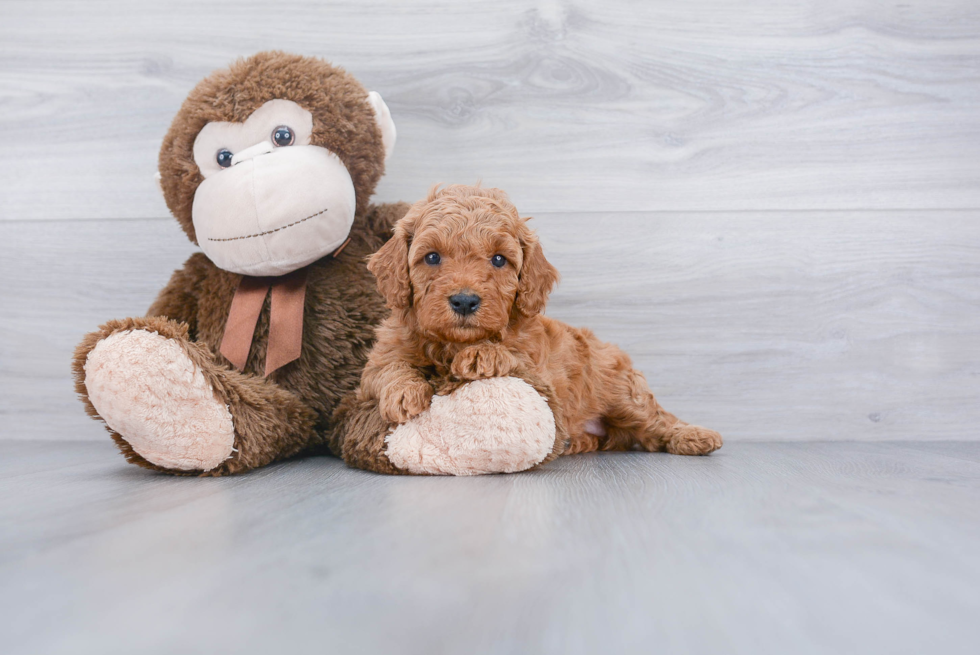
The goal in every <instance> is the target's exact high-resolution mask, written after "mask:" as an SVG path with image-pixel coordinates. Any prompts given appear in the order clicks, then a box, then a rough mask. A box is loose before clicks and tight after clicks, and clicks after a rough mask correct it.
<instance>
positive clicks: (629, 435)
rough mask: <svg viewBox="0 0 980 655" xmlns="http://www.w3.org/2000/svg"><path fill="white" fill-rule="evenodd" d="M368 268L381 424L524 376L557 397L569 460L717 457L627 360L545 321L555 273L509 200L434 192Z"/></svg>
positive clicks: (717, 443)
mask: <svg viewBox="0 0 980 655" xmlns="http://www.w3.org/2000/svg"><path fill="white" fill-rule="evenodd" d="M368 268H369V269H370V270H371V272H373V273H374V274H375V276H376V277H377V278H378V288H379V289H380V290H381V293H382V294H383V295H384V297H385V299H386V301H387V303H388V305H389V307H390V308H391V310H392V314H391V316H390V317H389V318H388V319H387V320H386V321H384V323H383V324H382V325H381V327H380V328H379V329H378V341H377V343H376V344H375V346H374V350H373V351H372V352H371V354H370V356H369V357H368V362H367V366H366V367H365V369H364V373H363V375H362V378H361V388H360V391H359V400H360V401H362V402H371V401H373V402H375V403H376V404H377V407H378V410H379V411H380V414H381V417H382V418H383V419H384V420H386V421H388V422H390V423H404V422H405V421H408V420H409V419H411V418H412V417H415V416H417V415H418V414H420V413H421V412H423V411H424V410H426V409H427V408H428V407H429V405H430V402H431V399H432V395H433V393H434V392H435V391H436V387H434V385H436V386H437V387H438V389H439V390H440V391H443V390H445V389H447V388H452V387H453V386H458V384H460V383H462V382H466V381H471V380H478V379H481V378H495V377H502V376H518V377H524V378H528V379H532V380H536V381H539V382H540V383H543V385H544V386H545V387H547V388H548V389H549V391H550V393H551V394H553V396H554V402H555V403H556V404H557V405H558V406H559V407H560V409H561V412H560V414H561V416H562V419H563V421H564V428H565V430H564V431H563V432H567V434H568V443H567V445H565V448H564V453H566V454H569V453H581V452H587V451H593V450H631V449H636V448H639V449H643V450H648V451H658V450H666V451H667V452H669V453H675V454H680V455H705V454H707V453H710V452H711V451H713V450H716V449H718V448H719V447H721V442H722V441H721V435H720V434H718V433H717V432H715V431H713V430H708V429H705V428H702V427H698V426H694V425H688V424H686V423H684V422H683V421H680V420H679V419H677V418H676V417H675V416H674V415H672V414H670V413H669V412H666V411H665V410H664V409H663V408H662V407H660V405H659V404H658V403H657V401H656V400H655V399H654V397H653V394H652V393H651V392H650V389H649V388H648V387H647V383H646V380H645V379H644V377H643V374H642V373H640V372H639V371H637V370H635V369H634V368H633V366H632V364H631V362H630V358H629V356H628V355H627V354H626V353H624V352H623V351H622V350H620V349H619V348H617V347H616V346H614V345H612V344H608V343H603V342H601V341H599V340H598V339H597V338H596V337H595V335H593V334H592V332H591V331H589V330H586V329H580V328H574V327H571V326H568V325H566V324H564V323H561V322H560V321H556V320H554V319H551V318H548V317H547V316H544V315H542V314H541V312H542V311H543V310H544V307H545V303H546V301H547V298H548V294H549V293H550V292H551V288H552V287H553V286H554V284H555V283H556V282H557V281H558V272H557V271H556V270H555V268H554V267H553V266H552V265H551V264H550V263H548V261H547V260H546V259H545V257H544V253H543V252H542V250H541V245H540V243H539V242H538V239H537V237H536V236H535V234H534V232H532V231H531V230H530V229H529V228H528V226H527V223H526V219H522V218H521V217H520V216H519V215H518V213H517V210H516V209H515V207H514V205H512V204H511V203H510V201H509V200H508V198H507V195H506V194H505V193H504V192H503V191H500V190H499V189H485V188H480V187H472V186H462V185H459V186H450V187H447V188H445V189H443V190H441V191H438V190H437V189H436V188H434V189H433V190H432V191H431V192H430V193H429V196H428V197H427V198H426V199H425V200H424V201H421V202H419V203H416V204H415V205H414V206H413V207H412V208H411V210H410V211H409V212H408V214H406V215H405V217H404V218H402V219H401V220H400V221H399V222H398V223H397V225H396V227H395V234H394V237H393V238H392V239H391V240H390V241H388V243H387V244H385V246H384V247H382V248H381V250H379V251H378V252H377V253H376V254H375V255H373V256H372V257H371V259H370V262H369V264H368ZM563 445H564V444H563ZM558 450H559V451H560V450H561V448H560V447H559V448H558Z"/></svg>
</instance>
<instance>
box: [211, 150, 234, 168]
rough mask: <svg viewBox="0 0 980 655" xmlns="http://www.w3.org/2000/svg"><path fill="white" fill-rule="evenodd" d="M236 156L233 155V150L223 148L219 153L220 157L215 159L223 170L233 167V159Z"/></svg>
mask: <svg viewBox="0 0 980 655" xmlns="http://www.w3.org/2000/svg"><path fill="white" fill-rule="evenodd" d="M234 156H235V155H233V154H231V150H229V149H228V148H222V149H221V150H219V151H218V155H217V156H216V157H215V159H217V160H218V166H220V167H221V168H228V167H229V166H231V158H232V157H234Z"/></svg>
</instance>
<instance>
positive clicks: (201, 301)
mask: <svg viewBox="0 0 980 655" xmlns="http://www.w3.org/2000/svg"><path fill="white" fill-rule="evenodd" d="M275 98H282V99H286V100H292V101H294V102H296V103H297V104H299V105H301V106H302V107H304V108H305V109H307V110H309V111H310V112H311V113H312V114H313V137H312V144H313V145H318V146H323V147H325V148H328V149H329V150H331V151H333V152H334V153H336V154H337V155H338V156H339V157H340V159H341V161H343V162H344V164H345V165H346V166H347V169H348V171H349V172H350V175H351V178H352V179H353V181H354V187H355V191H356V195H357V211H356V215H355V218H354V224H353V227H352V228H351V232H350V237H351V242H350V243H349V244H348V246H347V247H346V248H345V249H344V250H343V251H342V252H341V253H340V254H339V255H338V257H337V258H336V259H334V258H331V257H326V258H323V259H321V260H319V261H317V262H315V263H313V264H311V265H310V267H309V278H308V282H307V293H306V304H305V314H304V319H303V350H302V355H301V357H300V358H299V359H298V360H296V361H294V362H292V363H290V364H287V365H286V366H284V367H282V368H281V369H279V370H277V371H275V372H274V373H273V374H272V375H271V376H269V377H267V378H266V377H262V373H263V365H264V362H265V354H266V346H267V341H268V333H269V300H268V298H266V302H265V306H264V307H263V310H262V314H261V316H260V317H259V321H258V325H257V327H256V330H255V337H254V340H253V344H252V350H251V353H250V355H249V358H248V362H247V363H246V366H245V370H244V372H239V371H237V370H235V369H234V368H232V367H231V366H230V365H229V362H228V361H227V360H226V359H225V358H224V357H223V356H222V355H221V354H220V353H219V352H218V349H219V346H220V343H221V338H222V335H223V333H224V326H225V321H226V319H227V317H228V309H229V306H230V304H231V300H232V297H233V296H234V293H235V289H236V287H237V285H238V282H239V280H240V276H238V275H236V274H233V273H229V272H227V271H224V270H221V269H219V268H217V267H216V266H215V265H214V264H213V263H212V262H211V261H210V260H209V259H208V258H207V257H206V256H205V255H203V254H200V253H198V254H195V255H192V256H191V258H190V259H188V260H187V263H186V264H185V265H184V267H183V268H182V269H180V270H178V271H176V272H175V273H174V275H173V277H172V278H171V280H170V283H169V284H168V285H167V286H166V288H164V289H163V291H161V292H160V295H159V296H158V298H157V300H156V302H154V303H153V306H152V307H151V308H150V311H149V314H148V316H147V317H146V318H132V319H126V320H123V321H112V322H110V323H107V324H106V325H104V326H102V327H101V328H100V330H99V331H97V332H95V333H92V334H90V335H88V336H86V337H85V339H84V340H83V341H82V343H81V344H80V345H79V346H78V348H77V349H76V351H75V357H74V362H73V370H74V374H75V380H76V385H75V386H76V390H77V391H78V393H79V395H80V396H81V397H82V400H83V402H84V403H85V406H86V409H87V411H88V413H89V414H91V415H92V416H94V417H96V418H98V415H97V412H96V410H95V408H94V407H93V406H92V404H91V402H90V401H89V400H88V395H87V390H86V387H85V371H84V365H85V361H86V358H87V357H88V354H89V352H91V350H92V349H93V348H94V347H95V345H96V344H97V343H98V342H99V341H100V340H101V339H104V338H106V337H107V336H109V335H110V334H113V333H114V332H118V331H121V330H131V329H145V330H149V331H152V332H155V333H157V334H160V335H162V336H165V337H168V338H170V339H173V340H175V341H176V342H178V343H179V344H180V346H181V347H182V348H183V349H184V351H185V352H186V353H187V354H188V356H190V358H191V360H192V361H194V363H195V364H196V365H197V366H198V367H199V368H200V369H201V370H202V372H203V373H204V376H205V379H206V380H207V381H208V382H209V383H210V384H211V386H212V387H213V388H214V390H215V392H216V394H217V395H218V396H219V397H220V398H221V399H222V400H223V401H224V402H225V403H226V404H227V405H228V408H229V410H230V412H231V415H232V419H233V422H234V426H235V450H236V452H235V454H234V456H233V457H232V458H231V459H229V460H227V461H226V462H224V463H223V464H222V465H220V466H219V467H218V468H216V469H214V470H212V471H209V472H208V473H207V474H208V475H224V474H228V473H238V472H242V471H247V470H249V469H252V468H255V467H258V466H263V465H265V464H268V463H269V462H272V461H274V460H277V459H282V458H285V457H291V456H293V455H297V454H301V453H308V452H315V451H319V450H327V449H330V450H332V451H333V452H334V453H335V454H337V455H339V454H340V444H339V442H335V441H333V439H334V438H335V435H334V431H333V424H332V423H331V415H332V413H333V411H334V409H335V407H336V406H337V404H338V402H339V401H340V399H341V398H342V397H343V396H344V394H346V393H348V392H350V391H352V390H353V389H354V388H355V387H356V385H357V382H358V379H359V377H360V373H361V369H362V367H363V365H364V361H365V359H366V357H367V353H368V351H369V350H370V348H371V345H372V343H373V341H374V327H375V325H376V324H377V323H378V322H379V321H380V320H381V319H382V318H383V317H384V316H385V314H386V313H387V312H386V310H385V308H384V304H383V301H382V298H381V296H379V295H378V292H377V291H376V289H375V284H374V281H373V279H372V278H371V275H370V274H369V273H368V271H367V269H366V268H365V265H364V260H365V258H366V257H367V256H368V255H370V254H371V253H373V252H375V251H376V250H377V249H378V248H379V247H380V246H381V245H382V244H383V243H384V242H385V240H386V239H387V238H388V236H389V235H390V233H391V226H392V225H393V224H394V223H395V221H397V220H398V219H399V218H401V216H403V215H404V214H405V212H406V211H407V209H408V205H407V204H404V203H398V204H394V205H379V206H371V205H369V204H368V200H369V198H370V197H371V195H372V193H373V192H374V187H375V185H376V184H377V182H378V180H379V179H380V178H381V175H382V173H383V172H384V147H383V144H382V140H381V134H380V131H379V129H378V127H377V125H376V123H375V120H374V114H373V110H372V108H371V106H370V105H369V104H368V101H367V91H366V90H365V89H364V88H363V87H362V86H361V85H360V84H359V83H358V82H357V81H356V80H355V79H354V78H353V77H351V76H350V75H349V74H347V73H346V72H344V71H343V70H341V69H339V68H336V67H333V66H331V65H330V64H327V63H326V62H324V61H321V60H319V59H314V58H304V57H298V56H295V55H288V54H284V53H279V52H268V53H260V54H258V55H255V56H254V57H251V58H249V59H244V60H240V61H238V62H236V63H235V64H234V65H233V66H232V67H231V68H230V69H228V70H225V71H219V72H217V73H214V74H213V75H211V76H210V77H208V78H207V79H205V80H203V81H202V82H201V83H200V84H198V86H197V87H196V88H195V89H194V90H193V91H191V93H190V95H189V96H188V97H187V100H186V101H185V102H184V104H183V106H182V107H181V109H180V111H179V112H178V114H177V116H176V117H175V118H174V121H173V125H172V126H171V128H170V131H169V132H168V134H167V136H166V138H165V139H164V142H163V146H162V148H161V150H160V162H159V167H160V173H161V176H162V180H161V184H162V187H163V190H164V196H165V198H166V201H167V205H168V206H169V207H170V210H171V211H172V212H173V214H174V216H175V217H176V218H177V220H178V222H179V223H180V225H181V227H182V228H183V230H184V231H185V232H186V233H187V235H188V237H189V238H190V239H191V240H192V241H193V240H194V239H195V235H194V227H193V225H192V222H191V206H192V203H193V198H194V192H195V191H196V189H197V187H198V185H199V184H200V183H201V181H202V179H203V178H202V177H201V173H200V171H199V170H198V168H197V165H196V164H195V163H194V157H193V144H194V139H195V137H196V136H197V133H198V132H199V131H200V130H201V128H202V127H204V125H205V124H207V123H208V122H210V121H244V120H245V119H246V118H247V117H248V116H249V115H250V114H251V113H252V112H253V111H255V110H256V109H258V108H259V107H260V106H261V105H262V104H264V103H265V102H266V101H268V100H271V99H275ZM110 433H112V436H113V439H114V440H115V441H116V443H117V444H118V445H119V447H120V449H121V450H122V452H123V454H124V455H125V456H126V458H127V459H128V460H129V461H130V462H133V463H135V464H138V465H140V466H144V467H146V468H150V469H155V470H166V471H167V472H168V473H175V474H195V472H182V471H173V470H169V469H162V468H161V467H158V466H155V465H153V464H150V463H149V462H147V461H146V460H144V459H143V458H142V457H140V456H139V455H138V454H137V453H135V452H134V451H133V450H132V448H130V447H129V444H127V443H126V441H125V440H124V439H123V438H122V437H121V436H120V435H118V434H116V433H115V432H113V431H112V430H110ZM196 473H197V474H200V473H201V472H199V471H198V472H196Z"/></svg>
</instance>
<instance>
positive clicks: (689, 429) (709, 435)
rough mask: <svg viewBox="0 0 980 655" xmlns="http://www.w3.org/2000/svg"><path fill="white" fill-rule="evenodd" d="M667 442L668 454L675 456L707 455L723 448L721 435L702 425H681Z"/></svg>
mask: <svg viewBox="0 0 980 655" xmlns="http://www.w3.org/2000/svg"><path fill="white" fill-rule="evenodd" d="M665 441H666V443H665V446H666V449H667V452H668V453H671V454H674V455H707V454H708V453H710V452H714V451H716V450H718V449H719V448H721V435H720V434H718V433H717V432H715V431H714V430H709V429H708V428H702V427H701V426H700V425H679V426H677V427H675V428H674V429H673V430H671V432H670V434H669V435H668V437H667V439H666V440H665Z"/></svg>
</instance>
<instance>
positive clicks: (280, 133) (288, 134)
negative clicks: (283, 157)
mask: <svg viewBox="0 0 980 655" xmlns="http://www.w3.org/2000/svg"><path fill="white" fill-rule="evenodd" d="M295 138H296V136H295V135H294V134H293V131H292V130H291V129H290V128H289V127H288V126H287V125H280V126H279V127H277V128H276V129H274V130H273V131H272V142H273V143H274V144H276V145H277V146H291V145H293V140H295Z"/></svg>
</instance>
